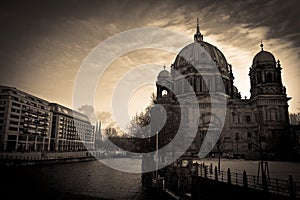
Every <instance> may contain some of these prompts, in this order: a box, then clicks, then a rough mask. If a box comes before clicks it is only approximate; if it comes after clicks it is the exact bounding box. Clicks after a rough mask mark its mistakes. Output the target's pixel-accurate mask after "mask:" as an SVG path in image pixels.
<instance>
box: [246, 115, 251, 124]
mask: <svg viewBox="0 0 300 200" xmlns="http://www.w3.org/2000/svg"><path fill="white" fill-rule="evenodd" d="M246 122H247V123H250V122H251V117H250V115H246Z"/></svg>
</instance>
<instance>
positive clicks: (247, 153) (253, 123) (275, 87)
mask: <svg viewBox="0 0 300 200" xmlns="http://www.w3.org/2000/svg"><path fill="white" fill-rule="evenodd" d="M170 68H171V70H170V72H169V71H167V70H166V69H164V70H163V71H161V72H160V73H159V75H158V77H157V82H156V86H157V98H156V100H155V104H159V105H162V106H164V108H165V109H166V110H167V113H168V118H172V119H171V121H173V123H172V122H170V124H167V125H165V127H164V128H163V129H162V130H161V131H160V134H161V136H160V138H161V141H160V143H161V145H162V146H163V143H166V142H163V141H167V142H168V141H170V140H171V139H172V138H173V137H174V135H175V134H176V128H173V129H170V128H168V126H169V127H174V126H175V125H176V124H178V123H179V122H176V123H174V118H177V119H178V118H180V120H183V121H182V122H184V121H185V122H184V124H186V127H187V129H186V131H188V124H189V121H191V120H194V119H191V118H189V116H192V115H191V113H192V112H193V108H190V107H189V106H187V107H186V109H185V108H183V109H182V108H181V111H180V107H181V106H183V105H179V104H180V102H179V100H178V99H180V98H181V99H182V98H185V99H189V96H191V95H194V96H196V98H197V100H198V105H199V110H200V118H199V121H198V124H199V125H198V133H197V136H196V138H195V140H194V142H193V144H192V145H191V148H190V152H194V153H196V152H197V151H199V148H200V146H201V144H202V142H203V140H204V138H205V137H206V136H209V135H208V134H210V133H208V132H207V131H208V127H209V126H211V127H213V128H214V127H215V129H216V130H217V129H220V126H218V124H217V123H216V124H214V123H215V122H218V119H217V118H216V117H215V115H214V112H211V105H212V103H214V104H218V102H212V99H211V98H210V97H211V96H212V94H213V95H219V96H220V97H221V96H222V97H223V98H225V99H226V105H227V107H226V117H225V119H224V121H225V123H224V127H222V133H221V136H220V138H219V140H218V142H217V143H216V142H211V143H209V142H208V143H206V145H208V146H207V148H208V149H211V147H210V146H209V145H213V146H214V148H213V149H212V151H211V154H214V153H217V152H222V154H223V156H230V157H231V156H234V157H247V158H257V157H258V156H259V155H260V153H263V154H264V155H266V156H269V157H276V156H283V154H284V153H283V151H284V149H286V148H287V147H288V145H289V141H290V132H289V129H290V124H289V116H288V101H289V100H290V98H289V97H287V95H286V89H285V87H284V86H283V84H282V80H281V70H282V68H281V64H280V61H279V60H278V61H276V60H275V58H274V56H273V55H272V54H271V53H270V52H268V51H265V50H263V44H261V51H260V52H258V53H257V54H256V55H255V56H254V59H253V62H252V66H251V67H250V70H249V77H250V83H251V89H250V92H251V97H250V98H248V99H247V98H244V99H242V98H241V95H240V93H239V92H238V89H237V87H236V86H235V85H234V76H233V72H232V66H231V65H230V64H228V63H227V60H226V58H225V56H224V55H223V53H222V52H221V51H220V50H219V49H218V48H217V47H215V46H213V45H211V44H209V43H207V42H205V41H203V36H202V34H201V33H200V31H199V26H197V32H196V34H195V36H194V42H193V43H191V44H189V45H187V46H186V47H184V48H183V49H182V50H181V51H180V52H179V54H178V55H177V57H176V59H175V61H174V63H173V64H171V66H170ZM213 68H215V69H218V71H217V73H216V72H215V71H213ZM217 77H221V79H220V78H219V79H218V78H217ZM220 80H221V81H220ZM223 86H224V87H223ZM222 88H223V89H222ZM221 99H222V98H220V99H219V100H220V101H221ZM216 101H218V98H217V100H216ZM180 112H183V113H181V114H180ZM176 113H177V114H176ZM176 116H177V117H176ZM179 116H181V117H179ZM175 121H176V120H175ZM177 128H178V127H177ZM167 129H168V130H167ZM201 148H203V147H201Z"/></svg>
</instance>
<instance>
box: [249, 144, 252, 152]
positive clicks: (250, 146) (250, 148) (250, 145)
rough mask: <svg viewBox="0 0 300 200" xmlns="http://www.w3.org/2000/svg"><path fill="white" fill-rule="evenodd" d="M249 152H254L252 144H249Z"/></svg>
mask: <svg viewBox="0 0 300 200" xmlns="http://www.w3.org/2000/svg"><path fill="white" fill-rule="evenodd" d="M248 150H249V151H252V143H248Z"/></svg>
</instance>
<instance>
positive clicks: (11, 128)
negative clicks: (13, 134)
mask: <svg viewBox="0 0 300 200" xmlns="http://www.w3.org/2000/svg"><path fill="white" fill-rule="evenodd" d="M8 130H10V131H18V128H16V127H9V128H8Z"/></svg>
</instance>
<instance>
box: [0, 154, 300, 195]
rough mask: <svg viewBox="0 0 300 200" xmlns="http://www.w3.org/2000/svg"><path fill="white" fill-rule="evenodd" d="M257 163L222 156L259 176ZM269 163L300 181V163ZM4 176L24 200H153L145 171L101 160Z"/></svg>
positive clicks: (136, 164)
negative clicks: (122, 169)
mask: <svg viewBox="0 0 300 200" xmlns="http://www.w3.org/2000/svg"><path fill="white" fill-rule="evenodd" d="M113 162H116V163H118V164H120V165H123V164H127V165H130V166H131V167H132V168H133V169H134V168H136V169H138V168H140V167H141V160H139V159H131V158H118V159H114V160H113ZM204 162H205V163H206V164H209V163H213V164H214V165H217V160H215V159H212V160H209V159H206V160H204ZM257 163H258V162H257V161H245V160H224V159H222V160H221V168H222V169H223V170H226V169H227V168H228V167H230V168H231V171H232V172H242V171H243V170H244V169H245V170H246V171H248V172H249V174H253V175H255V174H256V172H257ZM268 163H269V170H270V175H271V177H274V178H280V179H287V177H288V175H289V174H291V175H293V177H294V178H295V179H296V181H300V168H299V166H300V164H299V163H285V162H268ZM0 176H1V178H0V183H1V187H0V188H1V189H0V193H1V194H2V195H4V194H5V195H9V199H17V197H18V199H19V196H21V197H24V199H25V198H26V197H29V198H31V199H33V198H35V197H36V199H51V200H53V199H55V200H57V199H63V200H65V199H67V200H68V199H70V200H71V199H72V200H73V199H78V200H79V199H80V200H81V199H84V200H89V199H93V200H96V199H116V200H119V199H122V200H123V199H124V200H129V199H130V200H149V199H152V198H151V197H150V195H149V194H148V193H147V192H146V191H144V190H143V188H142V186H141V179H140V178H141V174H134V173H126V172H120V171H117V170H114V169H111V168H109V167H107V166H106V165H104V164H102V163H101V162H99V161H98V160H94V161H86V162H77V163H64V164H55V165H44V166H26V167H14V168H5V169H1V173H0ZM13 197H16V198H13ZM1 199H2V198H1ZM7 199H8V198H7Z"/></svg>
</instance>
